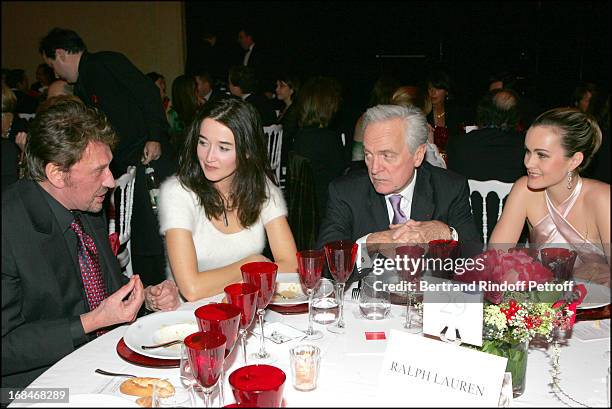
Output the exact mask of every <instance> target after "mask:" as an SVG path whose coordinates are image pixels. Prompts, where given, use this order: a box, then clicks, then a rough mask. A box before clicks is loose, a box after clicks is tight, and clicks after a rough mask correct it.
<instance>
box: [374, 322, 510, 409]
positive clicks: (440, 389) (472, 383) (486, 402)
mask: <svg viewBox="0 0 612 409" xmlns="http://www.w3.org/2000/svg"><path fill="white" fill-rule="evenodd" d="M506 361H507V359H506V358H502V357H499V356H495V355H491V354H487V353H484V352H480V351H476V350H474V349H469V348H465V347H461V346H457V345H452V344H447V343H445V342H440V341H437V340H433V339H429V338H425V337H422V336H418V335H414V334H408V333H406V332H403V331H398V330H393V329H392V330H391V331H390V335H389V340H388V345H387V350H386V352H385V356H384V360H383V365H382V369H381V373H380V376H379V383H378V393H377V404H378V406H407V405H409V406H415V407H418V406H449V407H456V406H471V407H474V406H479V407H482V406H491V407H496V406H497V405H498V402H499V396H500V392H501V387H502V382H503V379H504V372H505V369H506Z"/></svg>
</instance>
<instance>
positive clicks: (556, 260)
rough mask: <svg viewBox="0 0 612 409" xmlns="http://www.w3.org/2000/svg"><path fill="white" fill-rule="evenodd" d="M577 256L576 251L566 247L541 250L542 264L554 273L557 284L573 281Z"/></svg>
mask: <svg viewBox="0 0 612 409" xmlns="http://www.w3.org/2000/svg"><path fill="white" fill-rule="evenodd" d="M577 255H578V253H576V252H575V251H574V250H570V249H566V248H564V247H547V248H543V249H542V250H540V259H541V260H542V264H543V265H544V266H546V267H548V269H549V270H550V271H552V272H553V274H554V275H555V280H556V281H557V282H562V281H569V280H572V279H573V272H574V263H575V262H576V256H577Z"/></svg>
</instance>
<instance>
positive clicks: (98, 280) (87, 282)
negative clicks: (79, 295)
mask: <svg viewBox="0 0 612 409" xmlns="http://www.w3.org/2000/svg"><path fill="white" fill-rule="evenodd" d="M70 228H71V229H72V230H74V232H75V233H76V235H77V238H78V245H77V253H78V257H79V265H80V267H81V276H82V277H83V286H84V287H85V293H86V294H87V302H88V303H89V310H90V311H91V310H93V309H95V308H96V307H97V306H98V305H100V303H101V302H102V300H103V299H105V298H106V296H107V295H106V285H105V284H104V279H103V278H102V269H101V268H100V260H99V258H98V249H97V248H96V245H95V243H94V241H93V239H92V238H91V236H90V235H88V234H87V233H85V232H84V231H83V225H82V224H81V219H79V218H78V217H77V216H75V218H74V221H73V222H72V224H70Z"/></svg>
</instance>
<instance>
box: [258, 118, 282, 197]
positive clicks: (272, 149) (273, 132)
mask: <svg viewBox="0 0 612 409" xmlns="http://www.w3.org/2000/svg"><path fill="white" fill-rule="evenodd" d="M263 130H264V133H265V134H266V137H267V138H268V158H269V160H270V167H271V168H272V171H273V172H274V174H275V175H276V181H277V182H278V184H279V185H280V187H281V188H282V189H284V188H285V178H284V175H282V180H281V146H282V145H283V126H282V125H270V126H264V128H263Z"/></svg>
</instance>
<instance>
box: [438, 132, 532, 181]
mask: <svg viewBox="0 0 612 409" xmlns="http://www.w3.org/2000/svg"><path fill="white" fill-rule="evenodd" d="M446 154H447V155H448V169H450V170H453V171H455V172H457V173H459V174H461V175H463V176H465V177H466V178H468V179H476V180H490V179H495V180H500V181H502V182H509V183H514V182H515V181H516V180H517V179H518V178H520V177H521V176H523V175H525V165H523V158H524V156H525V135H523V134H521V133H518V132H515V131H503V130H501V129H499V128H482V129H477V130H474V131H472V132H469V133H467V134H463V135H456V136H455V137H454V138H449V140H448V146H447V147H446Z"/></svg>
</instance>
